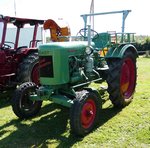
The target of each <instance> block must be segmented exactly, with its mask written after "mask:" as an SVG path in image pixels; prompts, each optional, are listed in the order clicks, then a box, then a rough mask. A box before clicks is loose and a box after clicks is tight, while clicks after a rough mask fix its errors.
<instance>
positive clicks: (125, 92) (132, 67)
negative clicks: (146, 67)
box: [107, 50, 137, 107]
mask: <svg viewBox="0 0 150 148" xmlns="http://www.w3.org/2000/svg"><path fill="white" fill-rule="evenodd" d="M136 58H137V56H136V55H135V54H133V53H132V52H131V51H130V50H127V51H126V52H125V53H124V56H123V58H122V59H108V61H107V63H108V66H109V73H108V77H107V83H108V93H109V99H110V100H111V102H112V103H113V105H114V106H115V107H124V106H126V105H128V104H129V103H130V102H131V101H132V99H133V95H134V92H135V86H136V79H137V68H136Z"/></svg>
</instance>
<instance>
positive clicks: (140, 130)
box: [0, 57, 150, 148]
mask: <svg viewBox="0 0 150 148" xmlns="http://www.w3.org/2000/svg"><path fill="white" fill-rule="evenodd" d="M137 64H138V81H137V88H136V93H135V96H134V99H133V102H132V103H131V104H130V105H128V106H127V107H125V108H123V109H122V110H118V109H115V108H113V107H112V104H111V102H110V101H109V100H106V102H105V103H104V104H103V109H102V111H101V115H100V119H99V124H98V126H97V127H96V128H95V130H94V131H93V132H91V133H90V134H88V135H87V136H85V137H84V138H79V137H75V136H74V135H72V134H70V126H69V110H68V109H67V108H64V107H62V106H59V105H57V104H53V103H50V102H44V103H43V106H42V109H41V111H40V113H39V114H38V116H37V117H35V118H33V119H30V120H22V121H21V120H19V119H18V118H17V117H16V116H15V115H14V113H13V112H12V110H11V106H10V100H9V99H6V98H7V96H6V94H3V95H1V96H0V97H1V99H0V148H5V147H6V148H26V147H27V148H28V147H32V148H36V147H41V148H45V147H50V148H53V147H60V148H61V147H63V148H67V147H74V148H76V147H77V148H78V147H81V148H90V147H92V148H98V147H102V148H112V147H115V148H128V147H129V148H149V147H150V58H142V57H140V58H138V61H137ZM106 95H107V94H106Z"/></svg>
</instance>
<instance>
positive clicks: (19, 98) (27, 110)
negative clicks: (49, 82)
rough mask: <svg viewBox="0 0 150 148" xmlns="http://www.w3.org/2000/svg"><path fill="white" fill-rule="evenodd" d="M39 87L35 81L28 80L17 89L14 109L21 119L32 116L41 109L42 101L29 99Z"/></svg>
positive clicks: (14, 97)
mask: <svg viewBox="0 0 150 148" xmlns="http://www.w3.org/2000/svg"><path fill="white" fill-rule="evenodd" d="M37 88H38V87H37V85H36V84H35V83H33V82H26V83H23V84H22V85H20V86H19V87H18V88H17V89H16V91H15V93H14V95H13V98H12V109H13V112H14V113H15V114H16V116H18V117H19V118H20V119H24V118H31V117H33V116H35V115H36V114H37V113H38V112H39V111H40V109H41V105H42V101H32V100H30V99H29V96H30V95H31V94H35V91H36V89H37Z"/></svg>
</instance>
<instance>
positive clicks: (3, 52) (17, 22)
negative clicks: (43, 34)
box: [0, 15, 44, 91]
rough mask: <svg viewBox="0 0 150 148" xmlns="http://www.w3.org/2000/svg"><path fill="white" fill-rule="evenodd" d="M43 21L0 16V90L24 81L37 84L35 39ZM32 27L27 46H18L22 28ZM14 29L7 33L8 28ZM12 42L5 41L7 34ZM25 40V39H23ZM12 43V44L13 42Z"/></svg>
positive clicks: (37, 40)
mask: <svg viewBox="0 0 150 148" xmlns="http://www.w3.org/2000/svg"><path fill="white" fill-rule="evenodd" d="M43 23H44V20H36V19H25V18H16V17H10V16H3V15H0V27H1V34H0V35H1V36H0V90H1V91H2V90H6V89H8V88H12V87H15V86H16V85H17V84H21V83H23V82H26V81H33V82H35V83H36V84H37V83H39V82H38V49H37V43H38V42H41V40H39V39H36V37H37V30H38V27H39V25H42V24H43ZM27 24H28V25H29V26H32V28H33V35H32V37H31V38H32V39H31V41H30V43H29V44H28V45H29V46H19V39H20V34H21V31H22V28H24V26H25V25H27ZM12 26H13V28H14V32H13V31H12V32H9V31H8V28H9V27H12ZM10 33H11V34H13V35H11V36H12V37H13V39H12V40H9V41H8V40H6V37H7V36H9V34H10ZM24 38H26V37H24ZM13 41H14V42H13Z"/></svg>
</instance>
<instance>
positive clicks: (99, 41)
mask: <svg viewBox="0 0 150 148" xmlns="http://www.w3.org/2000/svg"><path fill="white" fill-rule="evenodd" d="M92 41H93V42H94V43H95V46H96V47H97V48H99V49H102V48H105V47H107V45H108V44H109V43H110V34H108V33H107V32H104V33H99V34H96V35H95V36H94V37H93V39H92Z"/></svg>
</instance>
